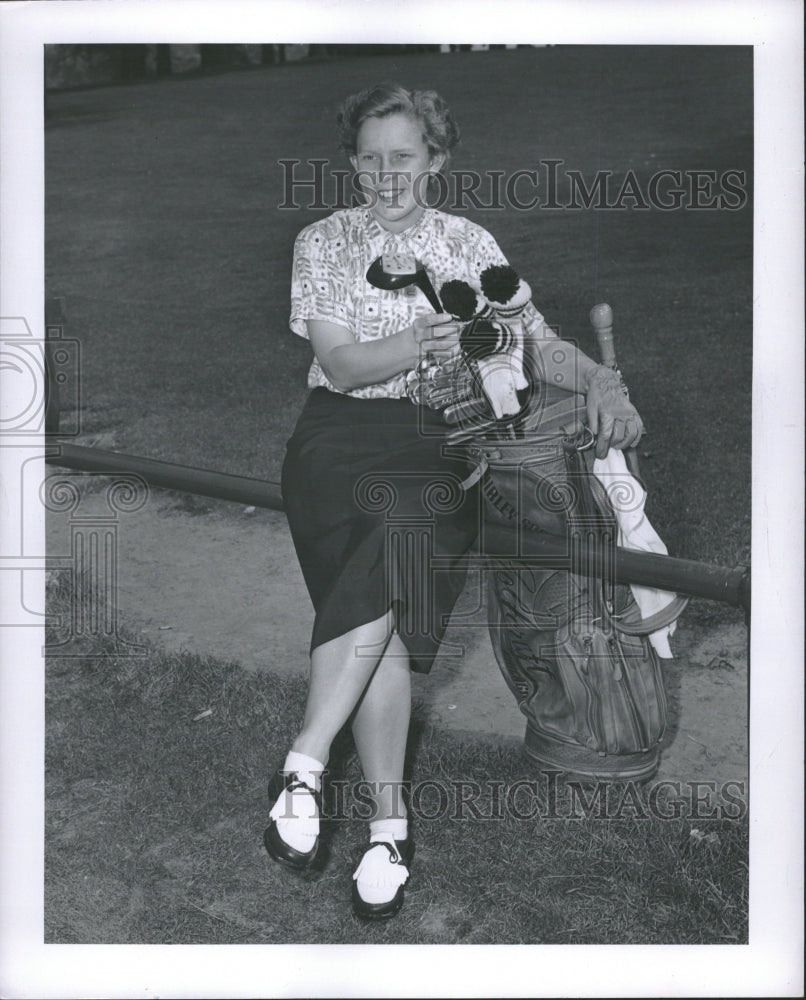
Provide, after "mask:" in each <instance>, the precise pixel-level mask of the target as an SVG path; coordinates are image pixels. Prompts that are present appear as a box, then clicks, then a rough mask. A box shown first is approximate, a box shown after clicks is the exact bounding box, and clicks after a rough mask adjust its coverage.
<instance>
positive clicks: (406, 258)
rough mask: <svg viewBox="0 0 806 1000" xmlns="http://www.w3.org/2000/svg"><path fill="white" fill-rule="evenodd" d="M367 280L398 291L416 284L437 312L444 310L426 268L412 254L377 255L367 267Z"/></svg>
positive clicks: (385, 288)
mask: <svg viewBox="0 0 806 1000" xmlns="http://www.w3.org/2000/svg"><path fill="white" fill-rule="evenodd" d="M367 281H368V282H369V283H370V285H372V286H373V288H381V289H383V290H384V291H396V290H397V289H398V288H407V287H408V286H409V285H415V286H416V287H417V288H419V289H420V291H421V292H422V293H423V295H425V297H426V298H427V299H428V301H429V303H430V304H431V306H432V308H433V309H434V310H435V311H436V312H438V313H441V312H442V311H443V309H442V303H441V302H440V301H439V299H438V298H437V293H436V292H435V291H434V286H433V285H432V284H431V282H430V280H429V278H428V275H427V274H426V270H425V268H424V267H423V265H422V263H421V262H420V261H419V260H417V258H416V257H413V256H411V254H403V253H385V254H382V255H381V256H380V257H377V258H376V259H375V260H374V261H373V262H372V263H371V264H370V266H369V268H368V269H367Z"/></svg>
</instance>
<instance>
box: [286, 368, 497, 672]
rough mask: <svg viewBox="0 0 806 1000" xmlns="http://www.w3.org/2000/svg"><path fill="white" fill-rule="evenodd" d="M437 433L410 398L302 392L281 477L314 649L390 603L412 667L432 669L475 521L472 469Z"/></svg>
mask: <svg viewBox="0 0 806 1000" xmlns="http://www.w3.org/2000/svg"><path fill="white" fill-rule="evenodd" d="M445 434H446V426H445V424H444V422H443V420H442V417H441V415H440V414H438V413H435V412H433V411H431V410H427V409H424V408H421V407H418V406H414V405H413V404H412V403H411V402H409V400H408V399H358V398H355V397H352V396H345V395H341V394H338V393H333V392H330V391H329V390H327V389H324V388H316V389H314V390H313V391H312V392H311V394H310V396H309V397H308V400H307V402H306V404H305V407H304V409H303V411H302V414H301V415H300V418H299V420H298V421H297V426H296V428H295V430H294V433H293V435H292V437H291V439H290V440H289V442H288V445H287V450H286V457H285V461H284V463H283V474H282V490H283V500H284V504H285V510H286V515H287V517H288V523H289V526H290V528H291V536H292V539H293V541H294V547H295V549H296V552H297V557H298V558H299V563H300V566H301V568H302V573H303V576H304V578H305V583H306V585H307V588H308V592H309V593H310V595H311V600H312V602H313V606H314V610H315V612H316V617H315V621H314V626H313V634H312V637H311V647H310V648H311V650H314V649H316V648H317V646H320V645H322V643H325V642H328V641H329V640H331V639H335V638H337V637H338V636H340V635H344V634H345V633H347V632H350V631H352V629H354V628H357V627H358V626H359V625H365V624H367V623H368V622H372V621H376V620H377V619H378V618H380V617H382V616H383V615H384V614H385V613H386V612H387V611H389V610H390V609H391V610H392V612H393V614H394V622H395V631H396V632H397V633H398V635H399V636H400V638H401V639H402V641H403V643H404V644H405V646H406V648H407V650H408V652H409V655H410V658H411V666H412V669H413V670H416V671H418V672H420V673H427V672H428V671H429V670H430V669H431V666H432V664H433V661H434V657H435V656H436V655H437V652H438V650H439V645H440V642H441V640H442V636H443V634H444V632H445V628H446V625H447V621H448V617H449V615H450V612H451V610H452V608H453V606H454V604H455V603H456V599H457V597H458V596H459V594H460V593H461V591H462V588H463V587H464V583H465V575H466V567H465V564H464V560H463V558H462V557H463V555H464V554H465V553H466V552H467V550H468V549H469V548H470V546H471V545H472V544H473V541H474V540H475V538H476V535H477V534H478V528H479V499H478V492H477V490H476V489H475V488H472V489H470V490H465V489H464V488H462V486H461V483H462V482H463V480H464V479H465V478H466V477H467V475H468V472H469V471H470V470H469V467H468V465H467V463H466V461H465V459H464V457H463V456H462V454H461V452H460V451H459V450H455V453H451V452H450V449H446V447H445V443H444V442H445ZM367 653H368V655H372V651H369V650H368V651H367Z"/></svg>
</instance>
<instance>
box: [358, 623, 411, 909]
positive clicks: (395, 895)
mask: <svg viewBox="0 0 806 1000" xmlns="http://www.w3.org/2000/svg"><path fill="white" fill-rule="evenodd" d="M410 716H411V672H410V669H409V656H408V652H407V651H406V648H405V646H404V645H403V643H402V642H401V641H400V638H399V637H398V636H396V635H393V636H392V638H391V639H390V640H389V645H388V646H387V647H386V651H385V652H384V655H383V657H382V658H381V662H380V663H379V664H378V668H377V670H376V671H375V673H374V674H373V675H372V680H371V681H370V682H369V685H368V686H367V689H366V691H365V692H364V696H363V698H362V699H361V701H360V702H359V705H358V709H357V711H356V713H355V716H354V718H353V737H354V739H355V745H356V748H357V750H358V756H359V758H360V760H361V769H362V771H363V773H364V778H365V779H366V781H367V782H368V784H369V791H370V797H371V798H372V799H373V802H374V805H375V817H374V819H373V820H371V821H370V824H369V835H370V836H369V839H370V846H369V848H368V849H367V851H366V852H365V853H364V856H363V857H362V859H361V862H360V864H359V866H358V868H357V869H356V871H355V873H354V875H353V909H354V911H355V913H356V915H357V916H359V917H363V918H365V919H385V918H387V917H391V916H394V914H395V913H397V911H398V910H399V909H400V907H401V906H402V905H403V886H404V884H405V882H406V881H407V879H408V877H409V871H408V868H407V867H406V866H407V865H408V864H409V863H410V860H411V841H410V840H409V832H408V823H407V817H406V804H405V802H404V799H403V765H404V761H405V757H406V742H407V739H408V732H409V719H410ZM404 845H405V846H404Z"/></svg>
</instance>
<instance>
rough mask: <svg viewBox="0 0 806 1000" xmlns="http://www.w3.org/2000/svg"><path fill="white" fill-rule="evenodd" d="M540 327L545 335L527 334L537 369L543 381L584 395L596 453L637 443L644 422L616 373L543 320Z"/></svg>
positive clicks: (605, 453) (602, 455) (598, 454)
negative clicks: (589, 355) (543, 322)
mask: <svg viewBox="0 0 806 1000" xmlns="http://www.w3.org/2000/svg"><path fill="white" fill-rule="evenodd" d="M544 329H545V331H546V332H545V336H540V335H539V334H538V335H537V336H532V337H529V338H528V341H529V344H530V346H531V348H532V353H533V358H534V360H535V364H536V368H537V372H538V373H539V374H540V375H541V377H542V380H543V381H545V382H546V383H548V384H550V385H556V386H557V387H558V388H560V389H567V390H568V391H569V392H576V393H579V394H580V395H584V396H585V405H586V409H587V413H588V426H589V427H590V429H591V431H592V432H593V433H594V434H595V435H596V457H597V458H604V457H605V455H607V452H608V450H609V449H610V448H631V447H634V446H635V445H636V444H638V442H639V441H640V439H641V436H642V434H643V433H644V424H643V421H642V420H641V417H640V416H639V414H638V411H637V410H636V409H635V407H634V406H633V404H632V403H631V402H630V400H629V397H628V396H627V394H626V391H625V389H624V385H623V383H622V381H621V377H620V376H619V375H618V373H617V372H614V371H613V370H612V369H610V368H607V367H605V366H604V365H597V364H596V362H595V361H592V360H591V359H590V358H589V357H588V356H587V354H584V353H583V352H582V351H580V350H579V348H577V347H575V346H574V345H573V344H571V343H569V342H568V341H567V340H560V339H559V338H558V337H557V336H556V334H555V333H554V331H553V330H550V328H549V327H547V326H545V324H544Z"/></svg>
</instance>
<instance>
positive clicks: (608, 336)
mask: <svg viewBox="0 0 806 1000" xmlns="http://www.w3.org/2000/svg"><path fill="white" fill-rule="evenodd" d="M590 319H591V323H592V324H593V333H594V336H595V337H596V346H597V348H598V349H599V357H600V358H601V359H602V364H603V365H607V367H608V368H615V367H616V347H615V344H614V343H613V310H612V309H611V308H610V306H609V305H608V304H607V303H606V302H600V303H599V305H596V306H594V307H593V309H591V312H590Z"/></svg>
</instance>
